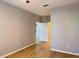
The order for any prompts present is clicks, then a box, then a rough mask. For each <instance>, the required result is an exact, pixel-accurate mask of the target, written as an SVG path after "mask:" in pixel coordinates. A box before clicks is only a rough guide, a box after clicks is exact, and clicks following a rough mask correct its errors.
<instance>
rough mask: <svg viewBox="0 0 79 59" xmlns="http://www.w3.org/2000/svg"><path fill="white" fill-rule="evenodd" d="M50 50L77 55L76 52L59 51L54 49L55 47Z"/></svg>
mask: <svg viewBox="0 0 79 59" xmlns="http://www.w3.org/2000/svg"><path fill="white" fill-rule="evenodd" d="M50 50H51V51H57V52H62V53H66V54H71V55H76V56H79V54H77V53H71V52H67V51H61V50H56V49H50Z"/></svg>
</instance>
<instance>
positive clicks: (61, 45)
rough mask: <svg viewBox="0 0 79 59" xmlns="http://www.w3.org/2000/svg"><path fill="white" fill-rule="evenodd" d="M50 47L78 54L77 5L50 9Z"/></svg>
mask: <svg viewBox="0 0 79 59" xmlns="http://www.w3.org/2000/svg"><path fill="white" fill-rule="evenodd" d="M51 23H52V25H51V26H52V27H51V49H56V50H60V51H66V52H71V53H77V54H79V5H78V4H77V5H72V6H65V7H61V8H55V9H52V14H51Z"/></svg>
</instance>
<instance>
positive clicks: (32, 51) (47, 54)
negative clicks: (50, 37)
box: [6, 42, 79, 58]
mask: <svg viewBox="0 0 79 59" xmlns="http://www.w3.org/2000/svg"><path fill="white" fill-rule="evenodd" d="M6 58H79V56H75V55H69V54H65V53H59V52H55V51H50V50H49V48H48V46H47V43H46V42H40V43H39V44H37V45H33V46H31V47H29V48H26V49H24V50H21V51H19V52H17V53H14V54H12V55H9V56H7V57H6Z"/></svg>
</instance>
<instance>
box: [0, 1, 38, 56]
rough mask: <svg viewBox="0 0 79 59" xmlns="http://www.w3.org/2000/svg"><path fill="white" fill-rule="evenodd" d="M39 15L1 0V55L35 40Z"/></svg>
mask: <svg viewBox="0 0 79 59" xmlns="http://www.w3.org/2000/svg"><path fill="white" fill-rule="evenodd" d="M38 19H39V16H36V15H34V14H31V13H29V12H26V11H24V10H21V9H19V8H16V7H14V6H11V5H9V4H6V3H4V2H1V1H0V56H2V55H5V54H7V53H10V52H13V51H15V50H18V49H20V48H22V47H25V46H28V45H30V44H32V43H34V42H35V29H36V28H35V25H36V23H35V21H37V20H38Z"/></svg>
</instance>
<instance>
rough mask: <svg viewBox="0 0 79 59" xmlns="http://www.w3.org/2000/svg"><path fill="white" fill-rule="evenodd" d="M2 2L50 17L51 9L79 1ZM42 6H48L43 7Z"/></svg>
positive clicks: (31, 0)
mask: <svg viewBox="0 0 79 59" xmlns="http://www.w3.org/2000/svg"><path fill="white" fill-rule="evenodd" d="M2 1H4V2H7V3H9V4H11V5H14V6H17V7H19V8H22V9H24V10H26V11H29V12H32V13H34V14H37V15H40V16H47V15H50V12H51V9H52V8H56V7H61V6H66V5H71V4H76V3H78V2H79V0H29V1H30V3H26V0H2ZM44 4H49V6H48V7H43V5H44Z"/></svg>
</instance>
